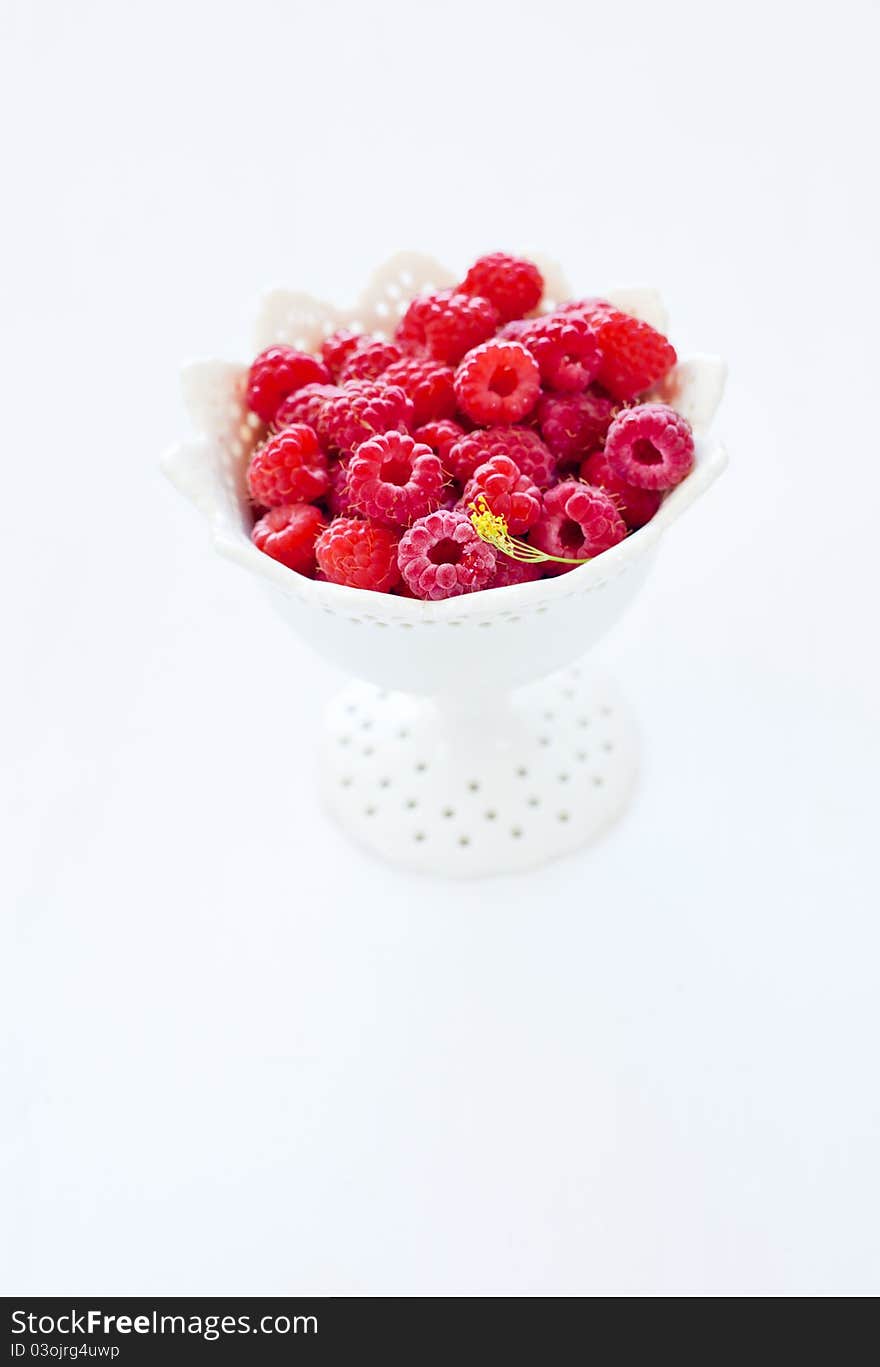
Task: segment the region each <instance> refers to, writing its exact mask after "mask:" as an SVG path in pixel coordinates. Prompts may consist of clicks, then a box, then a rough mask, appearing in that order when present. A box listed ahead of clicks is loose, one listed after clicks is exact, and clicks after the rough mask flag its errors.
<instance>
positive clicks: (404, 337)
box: [394, 290, 498, 365]
mask: <svg viewBox="0 0 880 1367" xmlns="http://www.w3.org/2000/svg"><path fill="white" fill-rule="evenodd" d="M497 326H498V314H497V313H496V312H495V310H494V308H493V307H492V305H491V304H490V303H489V301H488V299H480V298H477V297H474V296H472V295H469V294H456V293H455V291H454V290H440V291H439V292H438V293H437V294H420V295H417V296H416V298H415V299H413V301H412V303H411V304H410V306H409V308H408V309H407V311H406V313H405V314H404V315H403V317H402V318H401V320H400V322H399V323H398V325H397V331H396V332H395V334H394V340H395V341H396V342H399V343H400V345H401V346H402V347H403V348H404V350H405V351H414V352H424V353H426V354H427V355H428V356H431V357H433V359H434V360H435V361H444V362H445V364H446V365H457V364H458V362H459V361H460V360H461V358H462V356H463V355H464V354H465V352H466V351H470V349H471V347H475V346H477V345H478V344H479V343H480V342H485V340H486V338H487V337H491V336H492V334H493V332H494V331H495V329H496V327H497Z"/></svg>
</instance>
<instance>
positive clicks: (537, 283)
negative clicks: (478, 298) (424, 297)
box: [460, 252, 544, 323]
mask: <svg viewBox="0 0 880 1367" xmlns="http://www.w3.org/2000/svg"><path fill="white" fill-rule="evenodd" d="M460 289H461V292H462V294H480V295H482V296H483V298H484V299H488V300H489V302H490V304H493V305H494V307H495V309H496V311H497V313H498V317H499V318H500V320H501V322H502V323H508V322H510V320H511V319H512V318H522V316H523V314H526V313H531V311H532V309H536V308H537V307H538V305H539V304H540V302H541V295H542V294H543V293H544V277H543V276H542V275H541V272H540V271H539V270H538V267H537V266H535V265H534V264H533V263H532V262H531V261H524V260H522V259H521V258H520V257H516V256H508V254H507V253H506V252H490V253H489V255H488V256H481V257H480V259H479V261H475V262H474V264H473V265H472V266H471V268H470V270H469V271H468V273H467V275H466V276H465V278H464V284H463V285H461V286H460Z"/></svg>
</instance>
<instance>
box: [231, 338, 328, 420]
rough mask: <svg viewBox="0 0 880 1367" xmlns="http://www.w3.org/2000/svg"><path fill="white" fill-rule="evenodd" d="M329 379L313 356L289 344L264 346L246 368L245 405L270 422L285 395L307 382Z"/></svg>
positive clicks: (325, 370) (326, 370) (325, 381)
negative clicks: (249, 366)
mask: <svg viewBox="0 0 880 1367" xmlns="http://www.w3.org/2000/svg"><path fill="white" fill-rule="evenodd" d="M330 378H331V376H330V372H329V371H328V369H327V367H326V366H325V365H324V363H323V362H322V361H319V360H318V358H317V357H316V356H309V354H308V353H307V352H305V351H295V350H294V348H293V347H289V346H270V347H267V348H266V350H265V351H261V352H260V354H259V356H258V357H257V359H256V360H255V361H254V363H253V365H252V366H251V368H250V370H249V371H248V379H247V393H246V401H247V406H248V408H249V409H250V410H251V412H252V413H256V414H257V416H258V417H260V418H262V419H263V421H264V422H272V421H273V420H274V418H275V414H276V413H277V412H278V409H279V408H280V407H281V404H282V402H283V401H284V399H286V398H287V396H288V394H292V393H293V392H294V390H296V389H302V387H303V385H306V384H329V382H330Z"/></svg>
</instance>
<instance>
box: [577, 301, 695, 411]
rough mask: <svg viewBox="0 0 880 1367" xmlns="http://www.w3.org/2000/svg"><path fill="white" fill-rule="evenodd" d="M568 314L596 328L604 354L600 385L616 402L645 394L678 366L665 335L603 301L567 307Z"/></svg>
mask: <svg viewBox="0 0 880 1367" xmlns="http://www.w3.org/2000/svg"><path fill="white" fill-rule="evenodd" d="M566 312H567V313H572V314H574V315H575V316H577V317H581V318H584V319H585V320H586V321H587V322H588V323H590V324H591V326H592V327H593V328H594V330H595V332H596V336H597V337H598V339H599V349H600V351H601V352H602V362H601V365H600V366H599V376H598V378H599V383H600V384H601V385H602V386H603V387H604V388H605V389H607V390H608V392H609V393H610V394H613V395H614V397H615V398H616V399H634V398H635V397H636V395H638V394H643V393H644V392H645V390H646V389H650V388H651V386H652V385H654V384H656V383H657V381H658V380H661V379H662V378H663V376H664V375H665V374H666V372H667V370H670V369H671V368H672V366H674V365H675V362H676V359H677V357H676V355H675V348H674V347H673V346H672V344H671V343H670V342H668V341H667V339H666V338H665V337H664V336H663V334H662V332H658V331H657V330H656V328H652V327H651V326H650V325H649V324H648V323H643V322H641V321H640V320H639V319H638V318H632V317H631V316H630V315H629V314H628V313H621V311H620V309H616V308H614V306H613V305H612V304H608V303H606V302H605V301H604V300H602V299H586V300H582V301H581V302H580V303H579V304H570V305H567V306H566Z"/></svg>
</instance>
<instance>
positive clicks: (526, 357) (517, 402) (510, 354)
mask: <svg viewBox="0 0 880 1367" xmlns="http://www.w3.org/2000/svg"><path fill="white" fill-rule="evenodd" d="M540 392H541V372H540V370H539V369H538V363H537V361H536V360H535V358H534V356H532V354H531V352H529V351H526V349H525V347H524V346H521V345H520V343H519V342H503V341H502V342H498V341H491V342H483V344H482V345H481V346H477V347H474V348H473V350H472V351H469V352H468V354H467V356H465V358H464V360H463V361H462V363H461V365H460V366H459V367H458V369H457V370H456V372H455V394H456V398H457V399H458V406H459V408H461V410H462V411H463V412H464V413H466V414H467V415H468V417H469V418H473V420H474V422H479V423H483V424H485V425H487V426H488V424H490V423H502V422H503V423H512V422H516V421H517V420H518V419H519V418H522V417H524V416H525V415H526V413H528V412H529V410H530V409H531V408H534V406H535V403H536V402H537V398H538V395H539V394H540Z"/></svg>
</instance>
